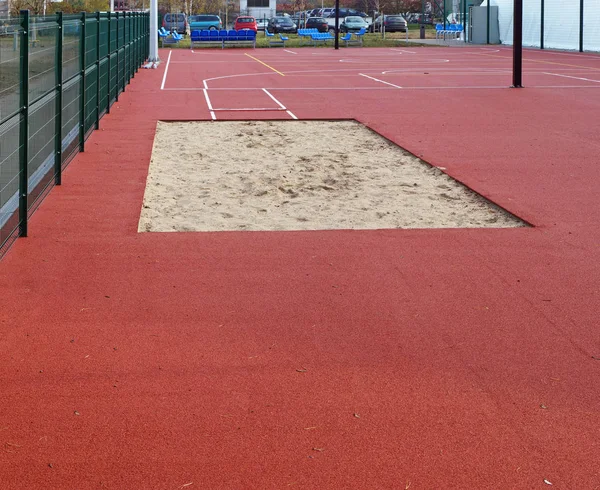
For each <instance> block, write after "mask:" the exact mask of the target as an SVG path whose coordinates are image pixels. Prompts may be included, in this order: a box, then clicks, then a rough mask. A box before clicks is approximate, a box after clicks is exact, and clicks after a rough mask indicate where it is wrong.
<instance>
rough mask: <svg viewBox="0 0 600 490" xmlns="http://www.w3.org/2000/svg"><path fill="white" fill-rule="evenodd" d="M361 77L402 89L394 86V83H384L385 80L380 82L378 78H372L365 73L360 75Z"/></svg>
mask: <svg viewBox="0 0 600 490" xmlns="http://www.w3.org/2000/svg"><path fill="white" fill-rule="evenodd" d="M359 75H360V76H361V77H365V78H370V79H371V80H375V81H376V82H381V83H385V84H386V85H390V86H392V87H396V88H402V87H401V86H400V85H394V84H393V83H390V82H384V81H383V80H379V79H378V78H374V77H370V76H369V75H365V74H364V73H359Z"/></svg>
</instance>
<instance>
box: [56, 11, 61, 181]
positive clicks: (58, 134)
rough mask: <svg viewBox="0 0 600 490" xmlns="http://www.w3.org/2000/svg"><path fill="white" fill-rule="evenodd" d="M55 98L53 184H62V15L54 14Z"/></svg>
mask: <svg viewBox="0 0 600 490" xmlns="http://www.w3.org/2000/svg"><path fill="white" fill-rule="evenodd" d="M56 23H57V24H58V27H57V31H56V65H55V67H54V68H55V71H56V98H55V99H54V100H55V108H54V183H55V184H56V185H60V184H61V183H62V60H63V13H62V12H57V13H56Z"/></svg>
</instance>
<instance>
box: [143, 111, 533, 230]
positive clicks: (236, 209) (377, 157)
mask: <svg viewBox="0 0 600 490" xmlns="http://www.w3.org/2000/svg"><path fill="white" fill-rule="evenodd" d="M516 226H524V223H523V222H522V221H520V220H519V219H517V218H515V217H514V216H512V215H510V214H508V213H506V212H505V211H503V210H502V209H500V208H498V207H497V206H495V205H493V204H492V203H490V202H489V201H487V200H486V199H484V198H483V197H481V196H480V195H478V194H477V193H475V192H473V191H471V190H470V189H468V188H466V187H465V186H463V185H461V184H460V183H458V182H456V181H455V180H454V179H452V178H450V177H449V176H447V175H446V174H444V173H443V172H442V171H441V170H439V169H438V168H435V167H432V166H430V165H429V164H427V163H425V162H423V161H421V160H420V159H418V158H416V157H415V156H413V155H411V154H409V153H408V152H406V151H404V150H402V149H401V148H399V147H398V146H396V145H394V144H392V143H390V142H389V141H388V140H386V139H384V138H382V137H381V136H379V135H378V134H376V133H374V132H373V131H371V130H369V129H368V128H366V127H365V126H363V125H361V124H360V123H358V122H355V121H241V122H240V121H215V122H210V121H206V122H178V123H167V122H159V123H158V125H157V128H156V137H155V140H154V146H153V150H152V159H151V162H150V168H149V173H148V179H147V185H146V191H145V195H144V202H143V206H142V211H141V216H140V221H139V227H138V230H139V231H140V232H173V231H179V232H181V231H240V230H248V231H250V230H327V229H381V228H475V227H493V228H504V227H516Z"/></svg>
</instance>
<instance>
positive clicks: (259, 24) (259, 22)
mask: <svg viewBox="0 0 600 490" xmlns="http://www.w3.org/2000/svg"><path fill="white" fill-rule="evenodd" d="M268 23H269V20H268V19H256V28H257V29H258V30H259V31H264V30H265V29H266V28H267V24H268Z"/></svg>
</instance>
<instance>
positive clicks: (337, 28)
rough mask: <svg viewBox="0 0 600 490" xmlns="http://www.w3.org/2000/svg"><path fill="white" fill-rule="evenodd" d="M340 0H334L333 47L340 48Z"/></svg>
mask: <svg viewBox="0 0 600 490" xmlns="http://www.w3.org/2000/svg"><path fill="white" fill-rule="evenodd" d="M339 31H340V0H335V41H334V42H335V49H340V38H339Z"/></svg>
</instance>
